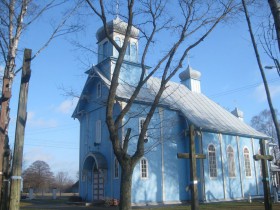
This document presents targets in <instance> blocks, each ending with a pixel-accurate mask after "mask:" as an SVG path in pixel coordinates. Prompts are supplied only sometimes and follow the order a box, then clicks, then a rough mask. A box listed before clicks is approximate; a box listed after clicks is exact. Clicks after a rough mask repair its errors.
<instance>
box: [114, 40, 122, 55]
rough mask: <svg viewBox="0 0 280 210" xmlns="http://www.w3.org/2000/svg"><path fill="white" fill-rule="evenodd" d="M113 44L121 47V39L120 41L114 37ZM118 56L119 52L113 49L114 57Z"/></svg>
mask: <svg viewBox="0 0 280 210" xmlns="http://www.w3.org/2000/svg"><path fill="white" fill-rule="evenodd" d="M115 42H116V43H117V45H118V46H119V47H121V39H120V37H115ZM118 55H119V52H118V51H117V50H116V48H115V47H114V56H116V57H118Z"/></svg>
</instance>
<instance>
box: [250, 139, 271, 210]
mask: <svg viewBox="0 0 280 210" xmlns="http://www.w3.org/2000/svg"><path fill="white" fill-rule="evenodd" d="M260 148H261V155H259V154H257V155H254V159H255V161H259V160H261V164H262V175H263V180H262V181H263V190H264V207H265V210H272V203H271V199H270V197H271V196H270V186H269V176H268V166H267V161H272V160H273V156H272V155H265V153H266V152H265V141H264V140H262V139H261V140H260Z"/></svg>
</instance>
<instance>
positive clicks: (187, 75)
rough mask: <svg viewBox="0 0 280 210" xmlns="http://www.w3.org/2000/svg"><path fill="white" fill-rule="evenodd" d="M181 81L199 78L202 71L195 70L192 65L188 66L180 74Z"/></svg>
mask: <svg viewBox="0 0 280 210" xmlns="http://www.w3.org/2000/svg"><path fill="white" fill-rule="evenodd" d="M179 77H180V79H181V81H185V80H187V79H196V80H199V79H200V77H201V73H200V72H199V71H197V70H194V69H193V68H192V67H190V66H188V68H187V69H186V70H185V71H183V72H181V73H180V74H179Z"/></svg>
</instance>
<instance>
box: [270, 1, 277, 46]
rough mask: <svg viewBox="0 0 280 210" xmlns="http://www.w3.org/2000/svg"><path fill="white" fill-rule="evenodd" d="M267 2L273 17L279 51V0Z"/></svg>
mask: <svg viewBox="0 0 280 210" xmlns="http://www.w3.org/2000/svg"><path fill="white" fill-rule="evenodd" d="M268 3H269V6H270V10H271V13H272V16H273V19H274V25H275V30H276V35H277V41H278V48H279V51H280V3H279V0H268Z"/></svg>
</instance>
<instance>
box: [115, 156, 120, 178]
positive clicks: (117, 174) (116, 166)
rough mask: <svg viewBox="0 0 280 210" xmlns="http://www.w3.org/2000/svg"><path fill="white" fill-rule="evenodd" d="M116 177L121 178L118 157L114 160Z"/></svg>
mask: <svg viewBox="0 0 280 210" xmlns="http://www.w3.org/2000/svg"><path fill="white" fill-rule="evenodd" d="M114 178H115V179H117V178H119V161H118V159H117V158H115V160H114Z"/></svg>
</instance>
